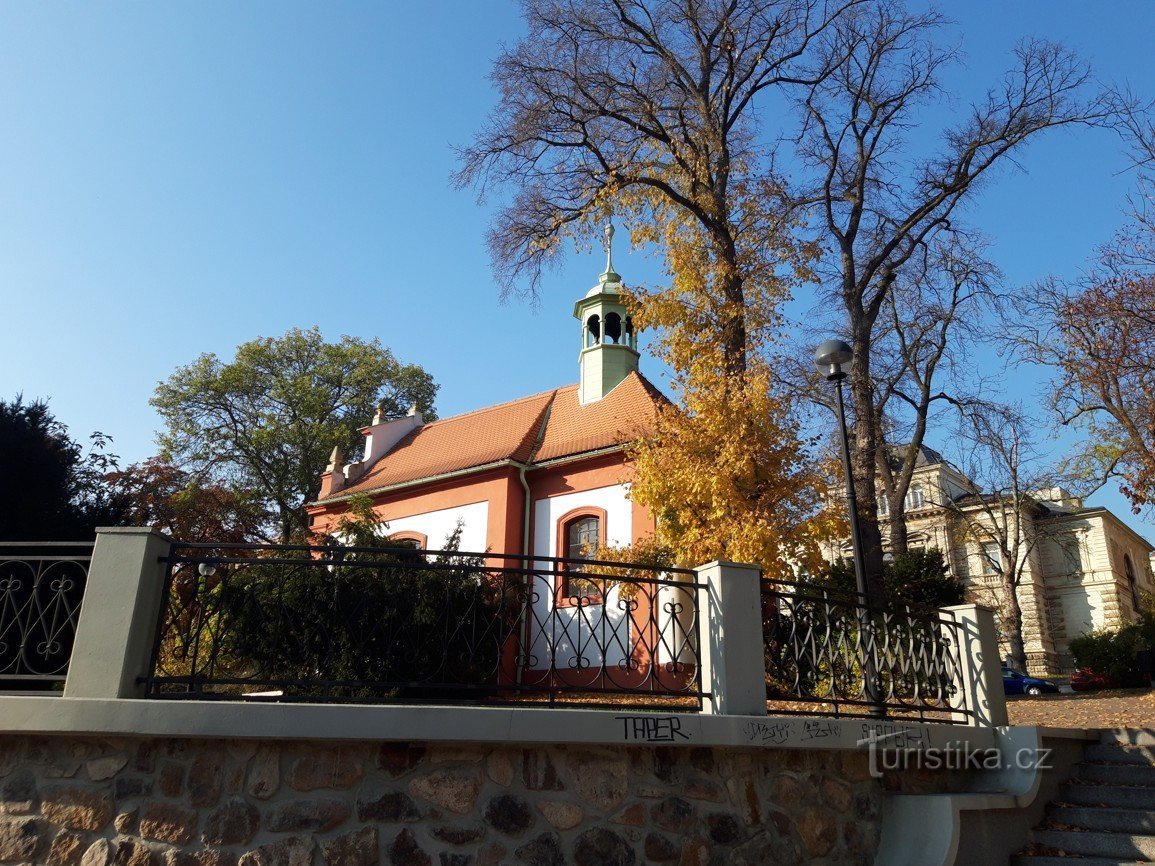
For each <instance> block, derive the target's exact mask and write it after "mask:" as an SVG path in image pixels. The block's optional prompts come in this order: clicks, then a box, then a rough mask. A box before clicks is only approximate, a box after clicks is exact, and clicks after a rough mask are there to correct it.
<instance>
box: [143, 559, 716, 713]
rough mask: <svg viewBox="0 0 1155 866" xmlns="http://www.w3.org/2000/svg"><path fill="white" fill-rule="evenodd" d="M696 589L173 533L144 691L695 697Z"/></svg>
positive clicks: (686, 579)
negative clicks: (181, 540) (201, 540)
mask: <svg viewBox="0 0 1155 866" xmlns="http://www.w3.org/2000/svg"><path fill="white" fill-rule="evenodd" d="M698 589H699V584H697V583H696V582H695V575H694V573H693V572H692V571H683V570H677V569H665V570H663V571H661V572H656V571H653V570H647V569H645V568H642V567H639V566H637V565H623V564H618V563H604V562H596V561H590V560H566V559H554V558H543V557H534V558H529V557H523V556H516V555H506V554H488V553H461V552H456V551H419V550H414V549H411V548H352V547H309V546H284V545H280V546H261V545H221V546H212V545H174V546H173V548H172V552H171V555H170V557H169V578H168V582H167V598H166V601H165V604H164V606H163V611H162V620H161V622H160V623H159V624H158V635H157V652H156V657H155V660H154V664H153V670H152V675H151V677H149V679H148V693H149V695H150V696H152V697H161V698H211V697H229V698H234V699H235V698H238V697H242V696H243V697H245V698H247V699H252V700H259V699H262V698H265V699H273V700H277V699H283V700H294V701H358V702H378V701H394V700H395V701H400V702H412V701H424V700H441V701H445V700H453V701H467V700H472V701H483V702H491V703H501V702H527V701H548V702H550V703H558V702H566V701H575V702H576V701H580V702H581V703H582V704H583V705H586V706H590V705H595V706H607V705H612V706H638V707H643V706H660V707H667V708H669V707H682V708H686V709H698V708H700V706H701V699H702V697H703V695H702V690H701V683H700V671H699V647H700V645H701V640H700V634H699V630H700V621H699V616H698V606H697V599H698Z"/></svg>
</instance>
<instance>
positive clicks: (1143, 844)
mask: <svg viewBox="0 0 1155 866" xmlns="http://www.w3.org/2000/svg"><path fill="white" fill-rule="evenodd" d="M1031 838H1032V843H1031V844H1030V845H1029V846H1028V847H1027V848H1026V850H1025V851H1024V852H1023V853H1022V854H1019V855H1017V856H1016V857H1015V860H1014V862H1015V863H1016V864H1018V866H1108V864H1112V866H1125V864H1136V863H1155V730H1122V731H1108V732H1105V733H1104V734H1103V736H1102V739H1101V742H1099V743H1097V744H1093V745H1088V746H1087V747H1085V749H1084V750H1083V762H1082V763H1081V764H1079V765H1077V766H1076V767H1075V771H1074V773H1073V775H1072V778H1071V780H1070V782H1068V783H1067V784H1066V785H1065V786H1064V787H1063V790H1062V792H1061V793H1060V794H1059V797H1058V799H1057V800H1056V801H1054V802H1052V803H1051V804H1050V805H1049V806H1048V807H1047V818H1046V820H1045V821H1044V822H1043V823H1042V824H1040V825H1039V826H1038V827H1036V828H1035V830H1034V831H1033V832H1032V834H1031Z"/></svg>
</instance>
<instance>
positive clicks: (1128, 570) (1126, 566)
mask: <svg viewBox="0 0 1155 866" xmlns="http://www.w3.org/2000/svg"><path fill="white" fill-rule="evenodd" d="M1123 574H1124V576H1125V577H1126V578H1127V588H1128V589H1130V590H1131V606H1132V607H1133V608H1134V609H1135V615H1136V616H1138V615H1139V611H1140V610H1142V598H1141V597H1140V595H1139V578H1138V576H1137V575H1136V574H1135V563H1134V562H1133V561H1132V560H1131V554H1130V553H1129V552H1124V554H1123Z"/></svg>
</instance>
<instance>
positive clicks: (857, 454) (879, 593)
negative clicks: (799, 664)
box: [850, 322, 886, 604]
mask: <svg viewBox="0 0 1155 866" xmlns="http://www.w3.org/2000/svg"><path fill="white" fill-rule="evenodd" d="M856 325H857V326H856V327H855V328H854V333H853V335H852V339H853V345H852V348H853V350H854V365H853V367H852V369H851V372H850V391H851V394H852V395H853V397H854V406H855V419H854V451H853V452H852V454H851V456H850V462H851V467H852V473H851V474H852V476H853V479H854V490H855V497H856V499H857V500H858V528H859V534H860V536H861V537H860V538H859V542H860V543H861V545H862V566H863V571H864V572H865V576H866V595H867V598H868V599H869V600H870V601H871V603H873V604H881V603H883V602H884V601H885V598H886V594H885V591H884V590H883V584H882V566H883V562H882V533H881V532H880V531H879V528H878V511H877V506H876V502H877V487H876V485H875V466H876V463H875V460H876V455H877V452H878V439H877V435H876V431H875V428H874V425H873V424H872V423H871V411H870V406H871V404H872V403H873V400H874V395H873V389H872V387H871V381H870V332H869V328H867V327H865V326H864V323H861V322H859V323H856Z"/></svg>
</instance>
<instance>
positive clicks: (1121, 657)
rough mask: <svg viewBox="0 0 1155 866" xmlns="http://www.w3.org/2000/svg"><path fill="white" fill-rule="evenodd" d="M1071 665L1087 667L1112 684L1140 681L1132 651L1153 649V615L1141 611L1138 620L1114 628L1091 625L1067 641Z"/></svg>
mask: <svg viewBox="0 0 1155 866" xmlns="http://www.w3.org/2000/svg"><path fill="white" fill-rule="evenodd" d="M1070 649H1071V655H1072V657H1073V658H1074V660H1075V666H1076V667H1079V668H1090V669H1091V670H1093V671H1094V672H1095V673H1097V674H1102V675H1103V676H1105V677H1107V678H1108V679H1109V680H1110V681H1111V683H1112V685H1117V686H1138V685H1142V684H1143V673H1142V671H1140V670H1139V666H1138V660H1137V659H1136V654H1137V653H1139V652H1140V651H1142V650H1148V649H1155V615H1152V614H1151V613H1144V614H1143V615H1142V616H1141V618H1140V620H1139V622H1136V623H1131V624H1130V625H1125V626H1123V627H1122V628H1118V629H1106V628H1102V629H1095V630H1093V631H1090V632H1087V633H1086V634H1084V635H1080V636H1079V637H1077V638H1075V639H1074V640H1072V641H1071V644H1070Z"/></svg>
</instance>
